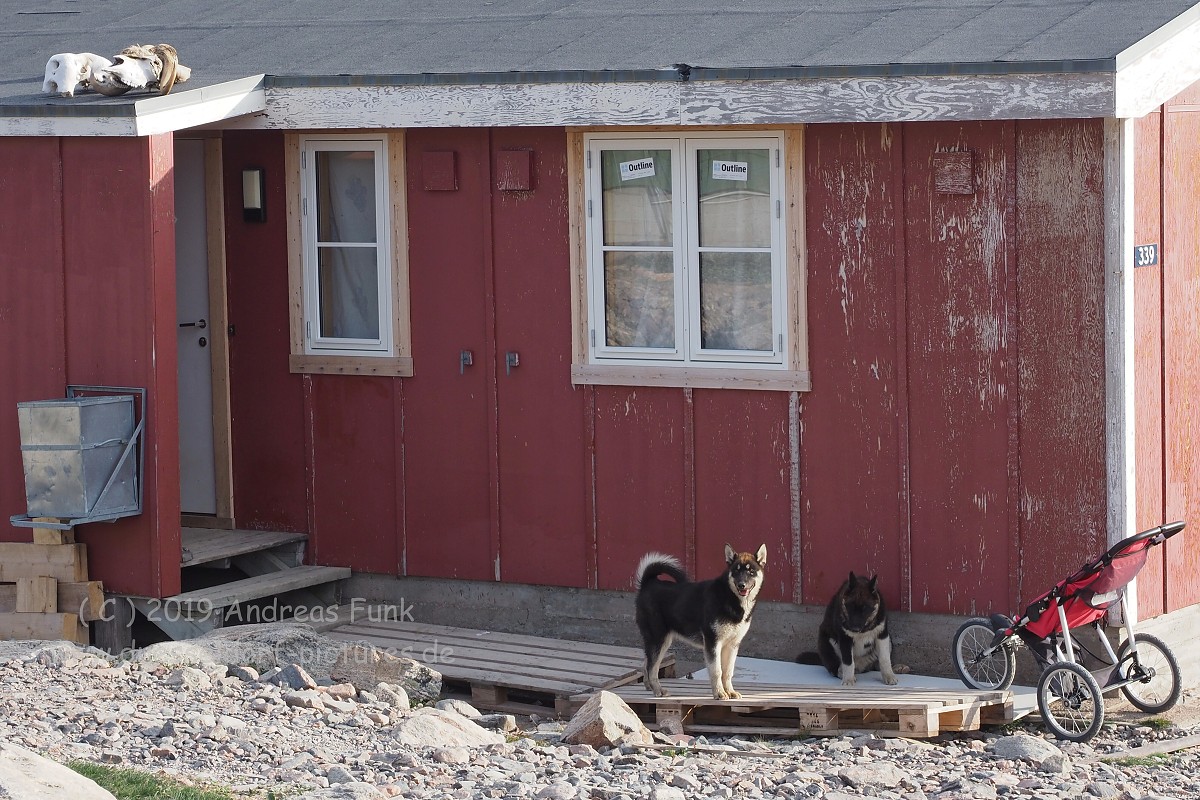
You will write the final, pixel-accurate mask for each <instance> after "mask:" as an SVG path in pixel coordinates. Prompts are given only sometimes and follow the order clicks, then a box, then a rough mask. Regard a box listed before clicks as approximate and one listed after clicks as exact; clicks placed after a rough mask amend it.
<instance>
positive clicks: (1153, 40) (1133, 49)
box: [1113, 4, 1200, 69]
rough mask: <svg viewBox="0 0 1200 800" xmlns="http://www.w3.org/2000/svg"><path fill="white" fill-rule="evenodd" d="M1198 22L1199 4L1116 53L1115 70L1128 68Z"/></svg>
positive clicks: (1199, 19)
mask: <svg viewBox="0 0 1200 800" xmlns="http://www.w3.org/2000/svg"><path fill="white" fill-rule="evenodd" d="M1197 21H1200V4H1198V5H1194V6H1192V7H1191V8H1189V9H1188V10H1187V11H1184V12H1183V13H1182V14H1180V15H1179V16H1178V17H1176V18H1175V19H1173V20H1171V21H1170V22H1168V23H1167V24H1166V25H1163V26H1162V27H1161V28H1159V29H1158V30H1156V31H1153V32H1152V33H1150V34H1148V35H1147V36H1143V37H1142V38H1141V39H1139V40H1138V41H1136V42H1134V43H1133V44H1132V45H1130V46H1129V47H1127V48H1125V49H1124V50H1122V51H1121V52H1120V53H1117V56H1116V58H1115V59H1113V61H1114V62H1115V63H1116V67H1117V69H1123V68H1124V67H1127V66H1129V65H1130V64H1131V63H1133V62H1134V61H1137V60H1138V59H1139V58H1141V57H1142V56H1144V55H1146V54H1147V53H1149V52H1150V51H1151V50H1153V49H1154V48H1156V47H1158V46H1160V45H1162V44H1164V43H1165V42H1167V41H1168V40H1169V39H1171V38H1172V37H1174V36H1176V35H1178V34H1180V33H1182V32H1183V30H1184V28H1187V27H1188V26H1189V25H1191V24H1193V23H1195V22H1197Z"/></svg>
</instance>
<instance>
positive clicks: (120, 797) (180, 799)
mask: <svg viewBox="0 0 1200 800" xmlns="http://www.w3.org/2000/svg"><path fill="white" fill-rule="evenodd" d="M67 766H68V767H70V768H71V769H73V770H75V771H76V772H78V773H79V774H80V775H83V776H85V777H88V778H91V779H92V780H94V781H95V782H96V783H98V784H100V786H102V787H104V788H105V789H107V790H108V791H110V792H112V793H113V795H114V796H116V798H117V800H237V797H238V796H237V795H235V794H234V793H233V792H231V791H229V790H227V789H212V788H199V787H196V786H188V785H186V784H183V783H180V782H179V781H174V780H171V779H170V778H163V777H160V776H158V775H151V774H150V773H148V772H139V771H138V770H136V769H122V768H119V767H106V766H104V765H102V764H93V763H91V762H89V761H73V762H71V763H70V764H67ZM268 798H270V795H268Z"/></svg>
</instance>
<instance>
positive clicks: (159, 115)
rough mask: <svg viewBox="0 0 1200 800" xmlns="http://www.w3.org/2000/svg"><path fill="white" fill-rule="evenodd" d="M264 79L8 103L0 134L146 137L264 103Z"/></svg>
mask: <svg viewBox="0 0 1200 800" xmlns="http://www.w3.org/2000/svg"><path fill="white" fill-rule="evenodd" d="M263 78H264V76H262V75H253V76H251V77H248V78H240V79H238V80H233V81H226V82H225V83H218V84H214V85H212V86H204V87H201V88H198V89H190V90H187V91H177V92H174V93H172V94H169V95H166V96H164V97H159V96H152V97H145V98H142V99H139V100H134V101H132V102H123V103H113V104H105V105H71V104H69V103H62V104H54V105H27V106H7V107H5V108H3V109H0V135H3V136H149V135H151V134H156V133H168V132H171V131H177V130H184V129H187V128H194V127H196V126H198V125H206V124H209V123H214V122H221V121H225V120H231V119H235V118H237V117H241V116H244V115H246V114H254V113H256V112H260V111H263V110H264V109H265V108H266V92H265V90H264V88H263V84H264V80H263Z"/></svg>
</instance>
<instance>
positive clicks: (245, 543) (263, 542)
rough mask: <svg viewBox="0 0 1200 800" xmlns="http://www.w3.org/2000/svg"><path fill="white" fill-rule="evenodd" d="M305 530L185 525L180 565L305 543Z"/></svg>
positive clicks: (181, 532)
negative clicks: (220, 528)
mask: <svg viewBox="0 0 1200 800" xmlns="http://www.w3.org/2000/svg"><path fill="white" fill-rule="evenodd" d="M307 539H308V537H307V536H306V535H305V534H303V533H287V532H285V531H246V530H231V531H227V530H219V529H216V528H183V529H182V530H181V531H180V540H181V545H182V552H181V553H180V566H183V567H195V566H199V565H201V564H208V563H211V562H213V561H221V560H223V559H226V558H233V557H235V556H240V555H245V554H246V553H256V552H258V551H260V550H269V549H271V548H272V547H278V546H280V545H284V544H291V543H293V542H303V541H305V540H307Z"/></svg>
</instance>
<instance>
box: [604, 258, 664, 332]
mask: <svg viewBox="0 0 1200 800" xmlns="http://www.w3.org/2000/svg"><path fill="white" fill-rule="evenodd" d="M673 262H674V256H673V255H672V254H671V253H621V252H609V253H605V254H604V325H605V332H606V333H605V341H606V342H607V344H608V346H609V347H667V348H670V347H674V346H675V272H674V267H673Z"/></svg>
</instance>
